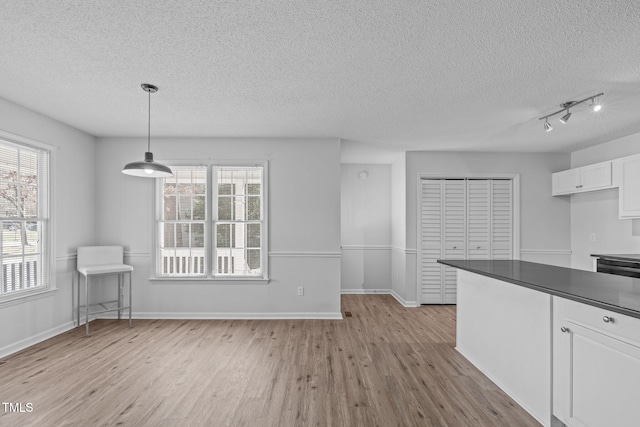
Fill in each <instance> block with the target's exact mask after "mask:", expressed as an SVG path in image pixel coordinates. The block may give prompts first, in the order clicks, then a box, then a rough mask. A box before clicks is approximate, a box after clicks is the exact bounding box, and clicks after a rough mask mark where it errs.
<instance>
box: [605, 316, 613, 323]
mask: <svg viewBox="0 0 640 427" xmlns="http://www.w3.org/2000/svg"><path fill="white" fill-rule="evenodd" d="M602 320H603V321H604V323H613V317H609V316H604V317H603V318H602Z"/></svg>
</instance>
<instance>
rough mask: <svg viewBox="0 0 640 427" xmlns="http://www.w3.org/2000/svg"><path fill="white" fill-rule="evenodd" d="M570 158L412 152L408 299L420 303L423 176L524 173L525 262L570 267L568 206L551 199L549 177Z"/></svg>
mask: <svg viewBox="0 0 640 427" xmlns="http://www.w3.org/2000/svg"><path fill="white" fill-rule="evenodd" d="M569 162H570V156H569V154H558V153H549V154H525V153H461V152H422V151H421V152H408V153H407V169H406V179H407V187H406V197H407V203H406V206H407V227H406V242H407V243H406V245H407V257H406V275H407V277H406V299H407V300H417V287H416V274H417V270H416V269H417V266H416V257H417V253H416V249H417V247H416V244H417V239H416V235H417V201H418V195H417V186H418V175H419V174H447V175H452V174H456V175H459V176H469V175H471V174H474V173H475V174H491V173H499V174H516V173H517V174H520V248H521V259H522V260H525V261H534V262H544V263H548V264H556V265H564V266H568V265H569V263H570V242H571V236H570V231H569V230H570V206H569V202H568V201H567V200H564V199H563V198H558V197H552V196H551V173H552V172H555V171H557V170H562V169H567V168H568V166H569Z"/></svg>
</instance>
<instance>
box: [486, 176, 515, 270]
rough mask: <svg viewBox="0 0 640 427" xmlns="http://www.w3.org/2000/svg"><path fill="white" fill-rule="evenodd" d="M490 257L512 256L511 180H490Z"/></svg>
mask: <svg viewBox="0 0 640 427" xmlns="http://www.w3.org/2000/svg"><path fill="white" fill-rule="evenodd" d="M490 241H491V259H511V258H513V181H512V180H510V179H493V180H491V239H490Z"/></svg>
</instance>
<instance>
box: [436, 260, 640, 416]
mask: <svg viewBox="0 0 640 427" xmlns="http://www.w3.org/2000/svg"><path fill="white" fill-rule="evenodd" d="M438 262H440V263H442V264H445V265H448V266H450V267H454V268H457V274H458V305H457V313H456V319H457V323H456V327H457V330H456V349H457V350H458V351H459V352H460V353H462V355H464V356H465V357H466V358H467V359H469V361H471V363H473V364H474V365H475V366H476V367H477V368H478V369H480V371H482V372H483V373H484V374H485V375H486V376H488V377H489V378H490V379H491V380H492V381H493V382H494V383H496V384H497V385H498V386H499V387H500V388H502V389H503V390H504V391H505V392H506V393H507V394H508V395H509V396H511V397H512V398H513V399H514V400H515V401H516V402H517V403H519V404H520V405H521V406H522V407H523V408H524V409H526V410H527V411H528V412H529V413H530V414H531V415H532V416H534V417H535V418H536V419H537V420H538V421H539V422H540V423H541V424H543V425H544V426H553V427H555V426H563V425H567V426H571V427H576V426H578V427H626V426H629V427H631V426H633V427H635V426H640V279H634V278H631V277H624V276H616V275H611V274H604V273H597V272H590V271H584V270H576V269H571V268H564V267H558V266H552V265H545V264H538V263H533V262H527V261H519V260H439V261H438ZM602 307H605V308H602Z"/></svg>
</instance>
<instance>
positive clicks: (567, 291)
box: [438, 259, 640, 318]
mask: <svg viewBox="0 0 640 427" xmlns="http://www.w3.org/2000/svg"><path fill="white" fill-rule="evenodd" d="M438 262H439V263H441V264H445V265H448V266H451V267H456V268H460V269H462V270H467V271H470V272H472V273H477V274H481V275H483V276H487V277H492V278H494V279H498V280H502V281H505V282H509V283H513V284H515V285H519V286H524V287H526V288H530V289H534V290H536V291H540V292H545V293H547V294H551V295H557V296H559V297H563V298H567V299H570V300H574V301H578V302H581V303H585V304H589V305H592V306H595V307H600V308H604V309H606V310H611V311H614V312H617V313H621V314H626V315H628V316H633V317H637V318H640V279H634V278H631V277H624V276H617V275H613V274H606V273H595V272H592V271H584V270H574V269H572V268H565V267H556V266H554V265H547V264H538V263H535V262H528V261H518V260H455V259H441V260H438Z"/></svg>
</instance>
